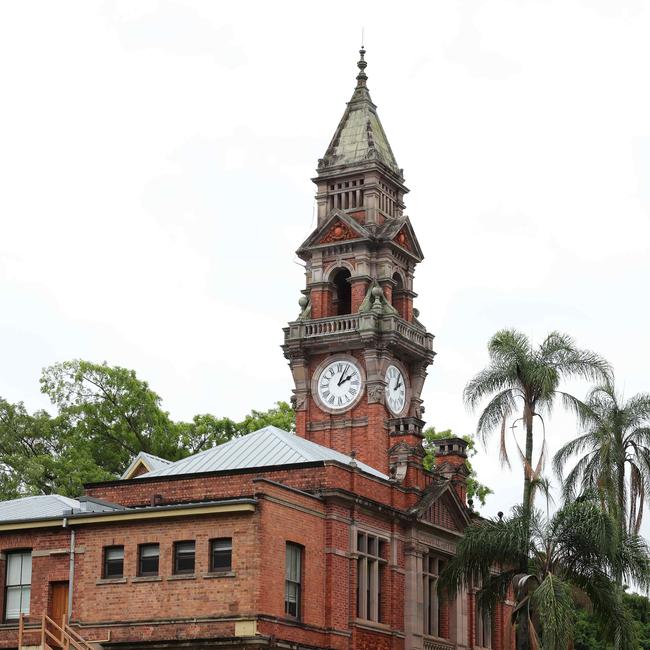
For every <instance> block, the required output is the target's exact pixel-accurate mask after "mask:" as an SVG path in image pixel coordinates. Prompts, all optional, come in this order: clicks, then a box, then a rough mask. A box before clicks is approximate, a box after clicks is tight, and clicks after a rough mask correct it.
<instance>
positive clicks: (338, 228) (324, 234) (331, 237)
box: [298, 210, 370, 251]
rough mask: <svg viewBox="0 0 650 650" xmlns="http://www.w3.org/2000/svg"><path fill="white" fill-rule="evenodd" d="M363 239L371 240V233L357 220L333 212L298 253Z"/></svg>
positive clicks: (336, 211)
mask: <svg viewBox="0 0 650 650" xmlns="http://www.w3.org/2000/svg"><path fill="white" fill-rule="evenodd" d="M362 239H370V233H369V232H368V231H367V230H366V229H365V228H364V227H363V226H362V225H361V224H360V223H359V222H358V221H357V220H356V219H354V218H353V217H351V216H350V215H348V214H346V213H345V212H342V211H341V210H332V212H331V213H330V216H329V217H328V218H327V219H326V220H325V221H324V222H323V223H322V224H321V225H320V226H318V228H316V230H314V232H312V234H311V235H309V237H307V239H306V240H305V241H304V242H303V243H302V244H301V246H300V248H299V249H298V251H301V250H304V249H307V248H313V247H314V246H323V245H326V244H333V243H334V244H335V243H338V242H342V241H357V240H362Z"/></svg>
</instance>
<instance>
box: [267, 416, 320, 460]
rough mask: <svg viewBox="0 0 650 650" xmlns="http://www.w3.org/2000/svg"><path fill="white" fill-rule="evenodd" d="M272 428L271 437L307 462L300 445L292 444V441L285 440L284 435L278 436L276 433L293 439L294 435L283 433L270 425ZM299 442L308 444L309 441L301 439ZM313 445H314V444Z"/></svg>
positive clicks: (282, 430)
mask: <svg viewBox="0 0 650 650" xmlns="http://www.w3.org/2000/svg"><path fill="white" fill-rule="evenodd" d="M270 426H271V427H273V431H272V433H273V435H274V436H275V437H276V438H277V439H278V440H280V441H281V442H282V443H283V444H284V445H285V446H287V447H289V449H291V451H293V452H295V453H296V454H298V455H300V456H302V458H304V459H305V461H308V460H309V459H308V458H307V457H306V456H305V454H304V451H303V450H302V449H301V448H300V444H293V440H291V439H289V440H287V439H286V438H285V435H278V433H281V434H286V435H287V436H293V438H294V439H295V438H297V436H296V435H295V434H294V433H291V432H290V431H285V430H284V429H280V427H275V426H273V425H270ZM301 440H304V441H305V442H310V441H309V440H306V439H305V438H301ZM314 444H315V443H314Z"/></svg>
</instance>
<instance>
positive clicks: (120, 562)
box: [104, 546, 124, 578]
mask: <svg viewBox="0 0 650 650" xmlns="http://www.w3.org/2000/svg"><path fill="white" fill-rule="evenodd" d="M123 575H124V546H105V547H104V578H121V577H122V576H123Z"/></svg>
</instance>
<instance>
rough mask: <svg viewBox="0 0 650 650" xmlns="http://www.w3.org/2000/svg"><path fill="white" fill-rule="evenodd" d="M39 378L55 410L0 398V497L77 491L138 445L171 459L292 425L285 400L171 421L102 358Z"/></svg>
mask: <svg viewBox="0 0 650 650" xmlns="http://www.w3.org/2000/svg"><path fill="white" fill-rule="evenodd" d="M40 381H41V390H42V391H43V392H44V393H45V394H46V395H48V397H49V398H50V400H51V401H52V403H53V405H54V406H55V407H56V408H57V412H58V414H57V415H55V416H52V415H50V414H49V413H47V412H46V411H37V412H35V413H33V414H30V413H28V411H27V409H26V408H25V406H24V405H23V404H22V403H18V404H11V403H9V402H7V401H6V400H3V399H2V398H0V499H11V498H15V497H17V496H22V495H27V494H51V493H58V494H64V495H68V496H76V495H78V494H80V493H81V491H82V488H83V484H84V483H88V482H93V481H102V480H109V479H113V478H116V477H118V476H119V475H121V474H122V472H123V471H124V470H125V469H126V467H128V465H129V463H130V462H131V459H132V458H133V456H135V455H136V454H137V453H139V452H140V451H145V452H148V453H151V454H154V455H156V456H161V457H163V458H167V459H169V460H177V459H180V458H184V457H185V456H188V455H190V454H194V453H197V452H199V451H201V450H204V449H208V448H210V447H213V446H215V445H219V444H222V443H224V442H227V441H228V440H230V439H232V438H233V437H235V436H239V435H244V434H246V433H250V432H251V431H254V430H256V429H259V428H261V427H263V426H266V425H268V424H272V425H275V426H277V427H280V428H283V429H286V430H293V429H294V428H295V417H294V412H293V410H292V408H291V407H290V406H289V404H287V403H286V402H278V403H276V404H275V405H274V406H273V407H272V408H271V409H269V410H267V411H255V410H253V411H251V412H250V413H249V414H248V415H247V416H246V417H245V418H244V419H243V420H242V421H241V422H235V421H234V420H231V419H230V418H218V417H215V416H214V415H210V414H201V415H196V416H195V417H194V418H193V419H192V421H191V422H174V421H173V420H172V419H171V418H170V417H169V414H168V413H167V412H166V411H164V410H163V409H162V406H161V399H160V397H159V396H158V395H157V394H156V393H155V392H154V391H153V390H151V388H150V387H149V385H148V384H147V382H145V381H142V380H141V379H139V378H138V377H137V375H136V373H135V372H134V371H133V370H128V369H126V368H121V367H118V366H109V365H107V364H105V363H104V364H96V363H91V362H88V361H82V360H74V361H66V362H63V363H59V364H55V365H53V366H51V367H49V368H45V369H44V371H43V374H42V377H41V380H40Z"/></svg>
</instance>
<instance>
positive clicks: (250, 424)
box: [239, 402, 296, 435]
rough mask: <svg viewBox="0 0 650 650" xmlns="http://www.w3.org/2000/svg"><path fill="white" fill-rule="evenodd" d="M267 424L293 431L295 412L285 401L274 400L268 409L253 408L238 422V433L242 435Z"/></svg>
mask: <svg viewBox="0 0 650 650" xmlns="http://www.w3.org/2000/svg"><path fill="white" fill-rule="evenodd" d="M269 425H273V426H274V427H278V428H279V429H284V430H285V431H295V430H296V413H295V411H294V410H293V409H292V408H291V406H290V405H289V404H287V402H276V403H275V406H274V407H272V408H270V409H269V410H268V411H255V410H253V411H251V412H250V413H249V414H248V415H247V416H246V417H245V418H244V420H243V421H242V422H240V423H239V433H240V435H244V434H246V433H251V432H253V431H257V430H258V429H261V428H262V427H266V426H269Z"/></svg>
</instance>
